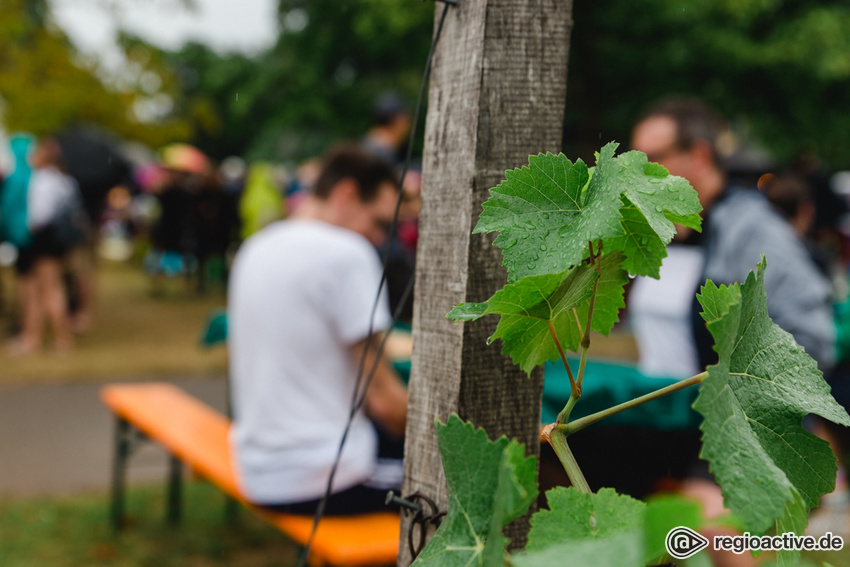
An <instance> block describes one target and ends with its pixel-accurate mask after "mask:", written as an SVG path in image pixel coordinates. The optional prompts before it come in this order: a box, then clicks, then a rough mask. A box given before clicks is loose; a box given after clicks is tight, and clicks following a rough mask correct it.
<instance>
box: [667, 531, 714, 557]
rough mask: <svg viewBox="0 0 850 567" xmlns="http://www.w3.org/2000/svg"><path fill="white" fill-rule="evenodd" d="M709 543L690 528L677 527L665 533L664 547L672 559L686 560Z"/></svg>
mask: <svg viewBox="0 0 850 567" xmlns="http://www.w3.org/2000/svg"><path fill="white" fill-rule="evenodd" d="M708 543H709V541H708V540H707V539H706V538H705V537H703V536H702V535H700V534H698V533H697V532H695V531H694V530H692V529H691V528H686V527H685V526H679V527H678V528H673V529H672V530H670V531H669V532H667V538H666V539H665V540H664V546H665V547H666V548H667V553H669V554H670V556H671V557H673V558H674V559H687V558H688V557H691V556H692V555H695V554H696V553H697V552H698V551H701V550H703V549H705V548H706V547H708Z"/></svg>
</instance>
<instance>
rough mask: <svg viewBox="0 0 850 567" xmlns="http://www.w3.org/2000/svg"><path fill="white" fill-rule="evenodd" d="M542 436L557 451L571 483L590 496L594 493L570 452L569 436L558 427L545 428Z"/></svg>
mask: <svg viewBox="0 0 850 567" xmlns="http://www.w3.org/2000/svg"><path fill="white" fill-rule="evenodd" d="M540 436H541V437H542V440H543V441H547V442H548V443H549V445H551V446H552V449H554V450H555V454H556V455H558V459H559V460H560V461H561V465H563V467H564V470H565V471H566V473H567V476H568V477H569V478H570V483H572V485H573V486H574V487H576V488H577V489H578V490H580V491H582V492H586V493H588V494H590V493H591V492H592V491H591V490H590V485H589V484H588V483H587V479H586V478H584V473H582V472H581V468H579V466H578V462H577V461H576V458H575V456H573V452H572V451H571V450H570V446H569V445H567V434H566V433H564V432H563V431H562V430H560V429H559V428H557V427H544V428H543V430H542V431H541V434H540Z"/></svg>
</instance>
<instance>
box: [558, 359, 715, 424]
mask: <svg viewBox="0 0 850 567" xmlns="http://www.w3.org/2000/svg"><path fill="white" fill-rule="evenodd" d="M707 376H708V372H707V371H706V372H700V373H699V374H697V375H695V376H691V377H690V378H686V379H685V380H680V381H679V382H676V383H675V384H670V385H669V386H665V387H664V388H660V389H658V390H655V391H654V392H650V393H648V394H645V395H643V396H640V397H638V398H635V399H633V400H629V401H628V402H623V403H622V404H618V405H616V406H612V407H610V408H608V409H604V410H602V411H598V412H596V413H594V414H591V415H588V416H586V417H582V418H580V419H577V420H575V421H573V422H571V423H565V424H555V427H554V429H555V430H556V431H562V432H563V433H564V435H572V434H573V433H575V432H576V431H581V430H582V429H584V428H585V427H587V426H589V425H593V424H594V423H596V422H597V421H599V420H601V419H605V418H606V417H609V416H612V415H614V414H618V413H620V412H622V411H625V410H627V409H631V408H633V407H636V406H639V405H641V404H645V403H646V402H651V401H652V400H657V399H658V398H661V397H664V396H666V395H667V394H672V393H673V392H678V391H679V390H684V389H685V388H689V387H690V386H693V385H695V384H699V383H700V382H702V381H703V380H705V378H706V377H707Z"/></svg>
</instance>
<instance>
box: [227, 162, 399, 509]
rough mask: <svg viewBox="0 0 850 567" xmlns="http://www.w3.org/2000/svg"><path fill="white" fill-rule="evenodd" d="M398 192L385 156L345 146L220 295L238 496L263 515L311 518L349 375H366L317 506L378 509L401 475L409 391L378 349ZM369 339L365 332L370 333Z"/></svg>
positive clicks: (247, 248) (242, 260)
mask: <svg viewBox="0 0 850 567" xmlns="http://www.w3.org/2000/svg"><path fill="white" fill-rule="evenodd" d="M397 198H398V186H397V181H396V177H395V173H394V172H393V170H392V168H390V167H389V166H388V165H387V164H386V163H385V162H384V161H383V160H382V159H380V158H378V157H377V156H374V155H373V154H370V153H368V152H365V151H364V150H363V149H362V148H359V147H356V146H352V147H343V148H339V149H337V150H335V151H333V152H331V153H330V154H329V155H328V156H327V157H326V159H325V161H324V163H323V167H322V169H321V173H320V175H319V177H318V179H317V181H316V183H315V186H314V187H313V191H312V192H311V193H310V194H309V195H307V196H306V197H305V200H304V201H303V202H302V204H301V205H300V207H299V208H298V210H297V211H296V212H295V213H294V214H293V215H292V216H290V218H289V219H288V220H285V221H280V222H274V223H272V224H270V225H268V226H266V227H265V228H263V229H262V230H260V231H259V232H257V233H256V234H254V235H253V236H251V237H250V238H249V239H248V240H247V241H245V243H244V244H243V245H242V247H241V248H240V249H239V252H238V253H237V255H236V259H235V261H234V264H233V270H232V272H231V279H230V288H229V292H228V323H229V328H228V349H229V353H230V380H231V386H232V392H233V409H234V425H233V428H232V430H231V445H232V447H233V454H234V459H235V463H234V464H235V467H236V470H237V474H238V478H239V483H240V488H241V490H242V492H243V494H244V495H245V497H246V498H247V499H248V500H249V501H251V502H253V503H255V504H259V505H261V506H265V507H269V508H272V509H275V510H279V511H286V512H290V513H299V514H312V513H314V512H315V511H316V508H317V506H318V505H319V502H320V501H321V499H322V497H323V495H324V494H325V490H326V487H327V484H328V481H329V475H330V471H331V468H332V466H333V464H334V460H335V457H336V454H337V449H338V447H339V443H340V439H341V435H342V432H343V430H344V429H345V427H346V422H347V419H348V416H349V415H350V413H351V401H352V395H353V393H354V388H355V385H356V383H357V377H358V367H359V366H360V361H361V357H363V356H364V353H365V364H364V365H363V366H362V368H363V369H364V373H365V372H369V370H370V369H371V368H373V365H376V366H374V367H375V368H376V370H375V373H374V376H373V378H372V381H371V384H370V385H369V387H368V389H367V390H366V392H365V404H364V407H363V408H361V409H360V410H359V411H358V412H357V413H356V414H355V417H354V420H353V422H352V424H351V429H350V432H349V435H348V440H347V442H346V445H345V448H344V450H343V452H342V456H341V460H340V462H339V468H338V469H337V473H336V477H335V481H334V484H333V489H332V492H333V494H332V496H331V497H330V500H329V501H328V503H327V507H326V509H325V511H326V513H328V514H355V513H359V512H366V511H372V510H379V509H383V508H384V507H385V497H386V492H387V490H389V489H392V488H398V487H399V486H400V484H401V479H402V476H403V470H402V467H401V458H402V453H403V447H402V441H401V439H402V436H403V434H404V428H405V423H406V416H407V391H406V389H405V387H404V386H403V384H402V383H401V381H400V379H399V377H398V375H397V374H396V373H395V372H394V371H393V369H392V367H391V366H390V365H389V364H388V362H387V361H386V359H385V357H384V356H383V355H382V354H379V353H378V351H377V347H378V345H379V343H380V337H381V334H382V333H383V332H384V331H387V330H388V327H389V325H390V322H391V318H390V312H389V309H388V306H387V300H386V295H385V294H381V298H380V301H379V304H378V306H377V310H376V311H375V312H374V322H372V317H373V308H374V304H375V301H376V294H377V290H378V287H379V284H380V282H381V265H380V261H379V259H378V256H377V255H376V254H375V247H376V246H380V245H381V244H382V242H383V240H384V239H385V238H386V233H387V229H388V227H389V225H390V223H391V221H392V218H393V213H394V210H395V203H396V200H397ZM370 332H371V333H374V335H370Z"/></svg>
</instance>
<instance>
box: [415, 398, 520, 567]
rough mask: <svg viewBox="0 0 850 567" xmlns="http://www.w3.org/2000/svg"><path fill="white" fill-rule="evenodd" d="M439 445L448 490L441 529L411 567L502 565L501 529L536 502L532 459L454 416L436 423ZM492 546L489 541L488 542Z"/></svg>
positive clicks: (504, 541)
mask: <svg viewBox="0 0 850 567" xmlns="http://www.w3.org/2000/svg"><path fill="white" fill-rule="evenodd" d="M437 441H438V443H439V446H440V455H441V457H442V459H443V469H444V470H445V473H446V482H447V484H448V489H449V510H448V514H447V515H446V517H445V519H444V520H443V523H442V524H441V525H440V527H439V529H437V532H436V533H435V534H434V537H432V538H431V540H430V541H429V542H428V544H427V545H426V546H425V549H423V550H422V552H421V553H420V554H419V556H418V557H417V559H416V561H414V563H413V565H417V566H423V567H433V566H440V567H455V566H458V567H460V566H467V567H473V566H480V567H485V566H486V567H490V566H491V565H500V564H503V563H504V558H506V557H507V555H506V553H505V547H506V546H507V539H506V538H504V536H502V535H501V530H502V528H504V527H505V525H507V524H508V523H509V522H511V521H512V520H514V519H515V518H518V517H519V516H521V515H522V514H523V513H525V511H526V510H528V507H529V506H530V505H531V502H532V501H533V500H534V499H535V498H536V497H537V482H536V480H535V477H536V459H535V458H534V457H525V449H524V447H523V446H522V445H521V444H519V443H517V442H516V441H509V440H508V439H507V437H504V436H503V437H500V438H499V439H497V440H496V441H490V440H489V439H488V438H487V433H486V432H485V431H484V430H483V429H476V428H475V427H474V426H473V425H472V424H469V423H464V422H463V421H462V420H461V419H460V418H459V417H458V416H457V415H455V414H453V415H452V416H451V417H449V420H448V423H446V424H445V425H444V424H442V423H439V422H438V423H437ZM490 540H493V541H492V542H491V541H490Z"/></svg>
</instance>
